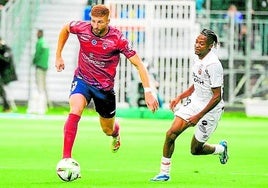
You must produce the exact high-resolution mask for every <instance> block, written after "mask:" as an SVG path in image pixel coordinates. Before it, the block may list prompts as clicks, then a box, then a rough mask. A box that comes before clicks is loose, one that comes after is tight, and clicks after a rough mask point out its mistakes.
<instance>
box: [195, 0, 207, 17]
mask: <svg viewBox="0 0 268 188" xmlns="http://www.w3.org/2000/svg"><path fill="white" fill-rule="evenodd" d="M204 3H205V0H196V1H195V8H196V13H197V16H198V17H202V14H203V12H204Z"/></svg>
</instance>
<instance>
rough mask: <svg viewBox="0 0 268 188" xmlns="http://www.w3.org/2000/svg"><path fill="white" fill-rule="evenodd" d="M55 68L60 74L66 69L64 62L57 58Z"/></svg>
mask: <svg viewBox="0 0 268 188" xmlns="http://www.w3.org/2000/svg"><path fill="white" fill-rule="evenodd" d="M55 67H56V69H57V71H58V72H61V71H62V70H64V68H65V65H64V60H63V59H62V58H61V57H59V58H56V63H55Z"/></svg>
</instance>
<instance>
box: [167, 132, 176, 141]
mask: <svg viewBox="0 0 268 188" xmlns="http://www.w3.org/2000/svg"><path fill="white" fill-rule="evenodd" d="M177 137H178V135H177V134H176V133H174V132H173V131H171V130H168V131H167V132H166V139H167V141H169V142H174V141H175V140H176V138H177Z"/></svg>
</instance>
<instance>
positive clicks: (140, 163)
mask: <svg viewBox="0 0 268 188" xmlns="http://www.w3.org/2000/svg"><path fill="white" fill-rule="evenodd" d="M64 121H65V117H64V116H62V117H61V116H57V117H55V116H46V118H44V117H43V116H40V117H39V116H30V115H10V116H4V115H2V116H0V149H1V150H0V187H1V188H32V187H37V188H61V187H63V188H65V187H66V188H67V187H68V188H74V187H75V188H84V187H85V188H106V187H109V188H110V187H114V188H118V187H120V188H121V187H122V188H138V187H141V188H152V187H153V188H160V187H163V188H169V187H170V188H171V187H172V188H177V187H178V188H210V187H211V188H214V187H215V188H240V187H241V188H255V187H256V188H259V187H268V160H267V156H268V148H267V143H268V142H267V132H268V126H267V121H268V119H267V118H246V117H245V116H244V115H241V114H240V115H238V116H237V115H236V116H235V115H230V114H228V113H226V115H224V116H223V118H222V120H221V121H220V124H219V127H218V128H217V130H216V132H215V134H214V135H213V136H212V138H211V139H210V142H213V143H217V142H218V141H219V140H221V139H223V138H224V139H227V140H228V143H229V152H230V160H229V161H228V163H227V164H226V165H221V164H220V163H219V160H218V156H213V155H211V156H192V155H191V154H190V152H189V150H190V149H189V148H190V140H191V137H192V134H193V128H190V129H188V130H187V131H186V132H185V133H184V134H182V135H181V137H180V138H179V139H178V140H177V142H176V144H177V145H176V149H175V152H174V155H173V160H172V163H173V165H172V169H171V178H172V179H171V181H169V182H150V181H149V179H150V178H151V177H153V176H154V175H155V174H156V173H157V172H158V170H159V163H160V158H161V151H162V145H163V140H164V136H165V131H166V130H167V129H168V127H169V126H170V123H171V121H172V120H171V119H125V118H124V119H123V118H122V119H120V123H121V137H122V146H121V148H120V150H119V151H118V153H115V154H114V153H112V152H111V151H110V141H111V140H110V138H109V137H106V136H105V135H104V134H103V133H102V132H101V130H100V127H99V124H98V118H97V117H94V116H89V117H88V118H85V117H84V118H82V119H81V123H80V125H79V132H78V135H77V139H76V143H75V146H74V151H73V157H74V158H75V159H76V160H77V161H78V162H79V163H80V165H81V170H82V171H81V172H82V178H81V179H79V180H76V181H73V182H63V181H61V180H60V179H59V178H58V177H57V175H56V172H55V166H56V163H57V162H58V161H59V160H60V158H61V151H62V129H63V123H64Z"/></svg>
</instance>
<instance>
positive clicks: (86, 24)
mask: <svg viewBox="0 0 268 188" xmlns="http://www.w3.org/2000/svg"><path fill="white" fill-rule="evenodd" d="M69 25H70V27H90V26H91V24H90V22H87V21H80V20H78V21H71V22H70V24H69Z"/></svg>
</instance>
